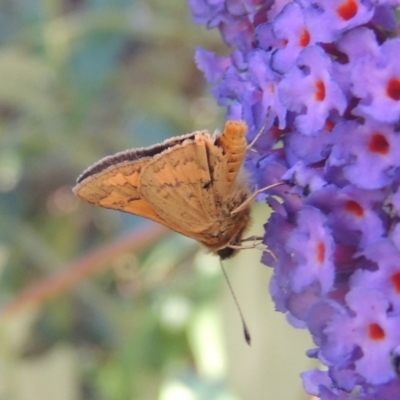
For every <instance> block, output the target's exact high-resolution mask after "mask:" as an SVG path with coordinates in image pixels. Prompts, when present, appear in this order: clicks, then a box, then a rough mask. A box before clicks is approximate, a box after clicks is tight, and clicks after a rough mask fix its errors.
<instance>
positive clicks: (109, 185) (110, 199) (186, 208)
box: [73, 121, 254, 259]
mask: <svg viewBox="0 0 400 400" xmlns="http://www.w3.org/2000/svg"><path fill="white" fill-rule="evenodd" d="M246 133H247V125H246V123H245V122H243V121H228V122H227V123H226V125H225V129H224V131H223V132H222V134H220V135H217V134H214V135H213V136H210V134H209V133H208V131H195V132H192V133H189V134H186V135H183V136H178V137H174V138H171V139H168V140H166V141H164V142H163V143H160V144H156V145H154V146H151V147H146V148H140V149H134V150H127V151H124V152H121V153H117V154H115V155H113V156H109V157H105V158H103V159H101V160H100V161H98V162H97V163H95V164H94V165H92V166H91V167H89V168H88V169H86V170H85V171H84V172H83V173H82V174H81V175H80V176H79V177H78V180H77V185H76V186H75V187H74V189H73V190H74V192H75V194H76V195H78V196H79V197H81V198H82V199H84V200H86V201H87V202H89V203H92V204H94V205H97V206H101V207H105V208H111V209H113V210H119V211H124V212H127V213H131V214H136V215H139V216H142V217H145V218H149V219H151V220H153V221H156V222H159V223H161V224H163V225H165V226H167V227H168V228H170V229H172V230H174V231H176V232H179V233H181V234H183V235H185V236H188V237H191V238H193V239H196V240H198V241H199V242H201V243H202V244H204V245H205V246H206V247H208V248H209V249H210V250H211V251H212V252H214V253H216V254H218V255H219V256H220V257H221V258H222V259H224V258H228V257H230V256H232V255H233V254H234V253H235V251H236V250H237V248H238V247H240V243H241V241H242V237H243V233H244V231H245V230H246V228H247V227H248V225H249V222H250V204H249V203H250V202H251V200H252V199H253V197H254V196H252V194H251V191H250V189H249V187H248V184H247V179H246V174H245V171H244V170H243V160H244V157H245V153H246V145H247V143H246Z"/></svg>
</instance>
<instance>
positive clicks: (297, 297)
mask: <svg viewBox="0 0 400 400" xmlns="http://www.w3.org/2000/svg"><path fill="white" fill-rule="evenodd" d="M189 2H190V6H191V10H192V13H193V17H194V20H195V22H197V23H199V24H203V25H205V26H206V27H207V28H218V29H219V31H220V33H221V35H222V37H223V39H224V41H225V42H226V43H227V45H229V46H230V48H231V53H230V55H229V56H220V55H217V54H214V53H213V52H211V51H208V50H206V49H198V50H197V53H196V61H197V64H198V66H199V68H200V69H201V70H202V71H203V72H204V74H205V76H206V78H207V80H208V81H209V82H210V83H211V86H212V91H213V95H214V96H215V98H216V99H217V100H218V102H219V104H220V105H222V106H224V107H226V110H227V118H228V119H234V120H235V119H243V120H245V121H246V122H247V124H248V126H249V127H250V131H249V142H251V140H252V139H254V137H255V135H256V134H257V132H258V131H259V130H260V129H263V127H264V128H265V129H264V132H263V134H262V135H261V137H260V138H259V139H258V140H257V141H256V143H255V144H254V146H253V148H252V149H251V151H249V154H248V158H247V161H246V167H247V169H248V171H249V172H250V175H251V177H252V179H253V181H254V182H253V183H254V185H255V187H258V188H263V187H265V186H268V185H269V184H272V183H276V182H284V184H283V185H281V186H279V187H275V188H274V189H271V190H270V191H269V192H268V193H269V196H268V197H266V201H267V202H268V203H269V205H270V206H271V208H272V209H273V214H272V216H271V217H270V219H269V221H268V222H267V223H266V225H265V237H264V243H265V244H266V245H267V246H268V247H269V249H270V250H271V253H272V254H271V253H268V252H265V253H264V255H263V262H264V263H265V264H266V265H268V266H271V267H272V268H273V277H272V279H271V282H270V288H269V289H270V292H271V295H272V297H273V300H274V302H275V305H276V308H277V310H279V311H281V312H284V313H287V317H288V320H289V322H290V323H291V324H292V325H294V326H295V327H300V328H307V329H308V330H309V332H310V334H311V335H312V338H313V341H314V343H315V348H314V349H310V350H309V351H308V354H307V355H308V356H309V357H312V358H316V359H318V360H320V361H321V363H322V364H324V365H325V366H326V367H327V368H324V369H321V370H320V369H315V370H313V371H307V372H304V373H303V374H302V377H303V383H304V387H305V389H306V391H307V392H308V393H309V394H312V395H315V396H318V397H320V398H321V399H323V400H328V399H329V400H333V399H341V400H344V399H371V400H372V399H388V400H389V399H390V400H393V399H399V398H400V383H399V382H400V381H399V378H398V376H397V375H396V368H395V366H397V368H398V365H399V361H398V359H397V360H395V362H393V357H396V355H393V351H394V349H396V348H398V346H399V345H400V223H399V222H400V218H399V215H400V38H399V32H400V26H399V24H398V21H397V19H396V8H397V7H398V6H399V5H400V0H297V1H287V0H279V1H272V0H269V1H268V0H189ZM271 194H272V195H271ZM395 354H397V353H395Z"/></svg>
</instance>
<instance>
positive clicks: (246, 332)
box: [219, 259, 251, 346]
mask: <svg viewBox="0 0 400 400" xmlns="http://www.w3.org/2000/svg"><path fill="white" fill-rule="evenodd" d="M219 265H220V266H221V269H222V272H223V273H224V276H225V280H226V282H227V284H228V286H229V290H230V292H231V294H232V297H233V300H234V301H235V304H236V308H237V310H238V311H239V315H240V319H241V320H242V326H243V334H244V339H245V340H246V343H247V344H248V345H249V346H250V345H251V336H250V332H249V328H248V327H247V324H246V321H245V320H244V316H243V313H242V309H241V308H240V305H239V302H238V300H237V298H236V295H235V292H234V291H233V287H232V285H231V282H230V281H229V278H228V274H227V273H226V271H225V268H224V266H223V265H222V261H221V259H220V260H219Z"/></svg>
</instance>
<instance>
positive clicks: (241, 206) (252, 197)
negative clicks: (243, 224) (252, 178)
mask: <svg viewBox="0 0 400 400" xmlns="http://www.w3.org/2000/svg"><path fill="white" fill-rule="evenodd" d="M283 184H284V183H283V182H278V183H273V184H272V185H269V186H266V187H264V188H262V189H258V190H256V191H255V192H254V193H253V194H252V195H251V196H249V197H248V198H247V199H246V200H245V201H244V202H243V203H242V204H241V205H240V206H238V207H236V208H235V209H234V210H232V211H231V214H236V213H238V212H240V211H242V210H243V209H244V208H246V207H247V206H248V205H249V204H250V203H252V202H253V200H254V199H255V198H256V197H257V196H258V195H259V194H260V193H262V192H264V191H265V190H268V189H272V188H274V187H276V186H280V185H283Z"/></svg>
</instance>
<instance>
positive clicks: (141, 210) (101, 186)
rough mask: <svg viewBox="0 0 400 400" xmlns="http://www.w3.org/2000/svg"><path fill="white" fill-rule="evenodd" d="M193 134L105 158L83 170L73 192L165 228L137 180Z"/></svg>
mask: <svg viewBox="0 0 400 400" xmlns="http://www.w3.org/2000/svg"><path fill="white" fill-rule="evenodd" d="M194 135H195V134H194V133H190V134H187V135H183V136H178V137H174V138H171V139H168V140H166V141H164V142H163V143H159V144H156V145H154V146H151V147H147V148H141V149H136V150H128V151H123V152H120V153H117V154H115V155H113V156H109V157H105V158H103V159H101V160H100V161H98V162H97V163H95V164H94V165H92V166H91V167H89V168H88V169H86V170H85V171H84V172H83V173H82V174H81V175H80V176H79V177H78V179H77V185H76V186H75V187H74V189H73V191H74V192H75V194H76V195H78V196H79V197H80V198H82V199H84V200H86V201H87V202H89V203H91V204H94V205H96V206H100V207H105V208H110V209H112V210H119V211H123V212H127V213H131V214H135V215H139V216H142V217H145V218H149V219H151V220H153V221H156V222H159V223H162V224H164V225H166V223H165V221H163V220H162V218H161V217H160V216H159V215H157V213H156V212H155V211H154V209H153V208H152V206H151V204H149V203H148V202H146V200H144V199H143V198H142V197H141V195H140V191H139V179H140V176H141V173H142V171H143V169H144V168H145V166H146V165H147V164H148V163H149V162H150V161H151V160H152V159H153V157H157V156H159V155H160V154H162V153H163V152H164V151H167V150H168V149H169V148H173V147H175V146H177V145H179V144H181V143H182V142H183V141H185V140H190V138H193V137H194Z"/></svg>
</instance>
